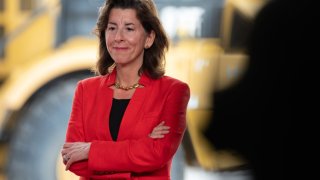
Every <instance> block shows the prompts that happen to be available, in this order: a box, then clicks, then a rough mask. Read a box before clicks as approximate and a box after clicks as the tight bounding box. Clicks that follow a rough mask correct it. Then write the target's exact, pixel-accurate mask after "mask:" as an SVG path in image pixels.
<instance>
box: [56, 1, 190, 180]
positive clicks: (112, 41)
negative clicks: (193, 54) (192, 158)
mask: <svg viewBox="0 0 320 180" xmlns="http://www.w3.org/2000/svg"><path fill="white" fill-rule="evenodd" d="M97 35H98V37H99V40H100V45H99V60H98V62H97V72H98V73H99V74H100V75H99V76H97V77H93V78H88V79H85V80H82V81H80V82H79V83H78V86H77V89H76V92H75V96H74V102H73V107H72V112H71V116H70V120H69V125H68V130H67V135H66V143H65V144H64V146H63V149H62V152H61V154H62V156H63V159H64V163H65V164H66V170H70V171H72V172H73V173H75V174H77V175H78V176H80V177H81V178H80V179H157V180H169V179H170V166H171V161H172V157H173V155H174V153H175V152H176V150H177V148H178V146H179V144H180V143H181V140H182V137H183V134H184V132H185V129H186V108H187V103H188V101H189V98H190V90H189V87H188V85H187V84H185V83H183V82H181V81H179V80H176V79H174V78H171V77H168V76H164V68H163V67H164V64H165V63H164V54H165V50H166V49H167V48H168V39H167V37H166V35H165V33H164V30H163V27H162V25H161V23H160V21H159V18H158V16H157V12H156V7H155V5H154V3H153V2H152V0H108V1H107V2H106V3H105V5H104V6H103V7H102V8H101V9H100V15H99V18H98V22H97ZM113 64H115V67H114V66H113ZM169 128H170V132H169Z"/></svg>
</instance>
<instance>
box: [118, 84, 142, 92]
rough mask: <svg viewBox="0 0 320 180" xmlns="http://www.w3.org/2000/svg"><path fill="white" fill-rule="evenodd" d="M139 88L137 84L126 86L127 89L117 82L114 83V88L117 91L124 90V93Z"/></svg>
mask: <svg viewBox="0 0 320 180" xmlns="http://www.w3.org/2000/svg"><path fill="white" fill-rule="evenodd" d="M139 86H140V84H139V83H135V84H134V85H132V86H128V87H125V86H122V85H121V84H120V83H119V82H116V83H115V84H114V87H116V88H117V89H122V90H125V91H129V90H131V89H135V88H137V87H139Z"/></svg>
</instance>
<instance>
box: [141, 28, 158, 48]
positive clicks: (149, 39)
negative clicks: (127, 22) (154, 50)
mask: <svg viewBox="0 0 320 180" xmlns="http://www.w3.org/2000/svg"><path fill="white" fill-rule="evenodd" d="M155 38H156V33H155V32H154V31H153V30H152V31H151V32H150V33H149V34H147V39H146V42H145V44H144V48H145V49H149V48H150V47H151V46H152V44H153V42H154V39H155Z"/></svg>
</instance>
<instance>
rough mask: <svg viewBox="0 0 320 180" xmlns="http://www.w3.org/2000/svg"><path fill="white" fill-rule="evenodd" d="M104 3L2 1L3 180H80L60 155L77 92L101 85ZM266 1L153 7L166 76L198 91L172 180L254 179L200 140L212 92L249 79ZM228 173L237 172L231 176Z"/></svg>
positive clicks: (181, 0) (164, 0)
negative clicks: (99, 24)
mask: <svg viewBox="0 0 320 180" xmlns="http://www.w3.org/2000/svg"><path fill="white" fill-rule="evenodd" d="M103 2H104V1H103V0H0V180H6V179H8V180H22V179H23V180H29V179H30V180H38V179H39V180H44V179H45V180H66V179H76V178H75V177H74V176H73V175H72V174H71V173H70V172H65V171H64V166H63V164H62V160H61V159H60V149H61V145H62V144H63V142H64V138H65V132H66V126H67V123H68V120H69V113H70V111H71V103H72V98H73V93H74V88H75V85H76V83H77V81H79V80H80V79H83V78H86V77H89V76H93V75H94V74H93V73H92V71H91V68H92V67H93V66H94V64H95V61H96V59H97V50H98V46H97V45H98V44H97V43H98V40H97V38H96V37H95V36H94V35H93V33H92V30H93V28H94V26H95V23H96V19H97V16H98V10H99V6H101V4H102V3H103ZM266 2H267V0H175V1H172V0H155V3H156V5H157V7H158V12H159V16H160V18H161V21H162V23H163V25H164V27H165V29H166V32H167V33H168V35H169V37H170V39H171V45H170V50H169V52H168V53H167V56H166V61H167V63H166V68H167V70H166V74H167V75H170V76H173V77H175V78H178V79H180V80H182V81H184V82H187V83H188V84H189V86H190V88H191V99H190V102H189V105H188V115H187V123H188V131H187V132H186V134H185V137H184V139H183V144H182V145H181V147H180V148H179V150H178V152H177V154H176V156H175V158H174V162H173V167H172V179H173V180H183V179H185V180H187V179H188V180H189V179H195V178H198V179H201V180H205V179H206V178H207V179H214V180H215V179H217V180H218V179H219V180H220V179H223V177H226V179H250V173H247V172H246V171H233V169H239V168H238V167H241V166H243V165H244V164H245V160H244V159H242V158H241V157H240V156H238V155H237V154H236V153H234V152H228V151H225V152H221V151H215V148H214V146H212V145H211V144H210V143H209V142H208V140H207V139H206V138H205V137H204V135H203V133H202V131H203V130H204V128H205V127H207V125H208V122H209V119H210V117H211V114H212V112H213V109H214V107H212V102H211V101H212V98H214V97H211V95H212V92H215V91H221V90H223V89H225V88H227V87H229V86H230V85H232V84H233V83H234V82H236V81H237V80H238V79H239V77H241V75H242V73H243V72H244V71H245V70H246V64H247V54H246V52H245V45H246V40H247V37H248V35H249V33H250V28H251V26H252V23H253V20H254V17H255V15H256V13H257V12H258V11H259V9H260V8H261V7H262V6H263V5H264V4H265V3H266ZM228 172H229V173H228Z"/></svg>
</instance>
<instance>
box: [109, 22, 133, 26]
mask: <svg viewBox="0 0 320 180" xmlns="http://www.w3.org/2000/svg"><path fill="white" fill-rule="evenodd" d="M108 24H111V25H115V26H117V23H114V22H108ZM125 26H134V23H125Z"/></svg>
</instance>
